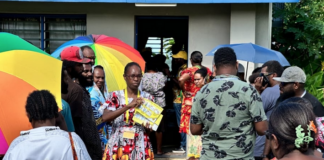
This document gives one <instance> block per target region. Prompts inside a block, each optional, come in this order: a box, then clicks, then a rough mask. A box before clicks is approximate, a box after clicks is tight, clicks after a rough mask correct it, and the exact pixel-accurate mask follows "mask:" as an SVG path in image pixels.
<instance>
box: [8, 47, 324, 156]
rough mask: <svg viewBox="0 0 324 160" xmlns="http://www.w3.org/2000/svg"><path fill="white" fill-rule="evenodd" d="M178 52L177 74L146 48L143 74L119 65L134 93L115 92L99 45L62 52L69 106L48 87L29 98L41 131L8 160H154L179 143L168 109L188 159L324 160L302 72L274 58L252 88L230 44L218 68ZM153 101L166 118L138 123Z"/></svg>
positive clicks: (24, 137) (16, 146) (13, 147)
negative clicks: (167, 143)
mask: <svg viewBox="0 0 324 160" xmlns="http://www.w3.org/2000/svg"><path fill="white" fill-rule="evenodd" d="M171 50H172V66H171V67H172V71H170V68H169V66H168V65H167V64H166V59H167V58H166V57H165V56H163V55H156V56H154V57H153V56H152V52H151V51H150V48H146V49H145V50H143V52H142V53H141V57H143V60H144V61H145V67H144V69H143V67H142V65H141V64H140V63H139V62H136V61H131V62H129V63H127V64H126V65H125V66H123V68H122V69H120V68H119V69H120V70H123V72H122V73H120V74H122V75H123V77H122V79H120V78H119V79H118V80H122V81H124V82H125V88H123V89H120V90H115V91H111V90H110V89H109V88H111V87H114V86H112V85H111V84H109V82H111V81H107V79H109V80H114V79H117V78H116V77H114V75H113V74H111V72H110V70H107V68H105V66H104V65H100V64H98V63H96V62H97V61H98V58H99V56H98V54H97V53H96V51H95V50H94V49H93V48H92V47H90V46H87V45H84V46H81V47H78V46H68V47H65V48H64V49H63V50H62V51H61V52H60V54H59V55H60V61H61V62H62V68H60V70H61V82H60V83H61V85H60V86H61V88H60V90H61V97H59V99H60V102H61V103H62V108H60V107H59V106H60V105H59V104H58V103H57V100H56V98H57V97H55V96H57V95H54V94H53V93H51V92H50V91H49V90H46V89H40V90H35V91H33V92H31V93H30V94H29V95H28V97H24V99H25V101H26V105H25V106H24V109H25V112H26V116H27V118H28V120H29V123H30V125H31V126H32V128H31V129H30V130H22V131H21V132H20V135H19V136H18V137H16V138H15V139H14V140H13V141H12V142H11V143H10V146H9V148H8V150H7V151H6V153H5V154H4V157H2V158H3V160H18V159H53V160H54V159H55V160H63V159H64V160H65V159H69V160H90V159H93V160H154V159H156V156H159V155H163V154H165V150H164V148H163V147H162V145H163V141H164V140H165V139H169V138H171V137H167V136H166V134H165V133H166V130H167V129H168V122H169V121H168V119H167V118H166V117H167V114H168V113H167V112H166V108H168V107H170V108H172V110H173V111H174V114H175V115H174V116H175V117H176V118H175V121H176V122H175V124H177V125H178V126H177V127H178V133H175V134H173V136H174V137H176V136H177V137H180V138H179V141H178V142H177V147H176V148H174V149H173V151H172V152H173V153H175V154H181V155H185V159H188V160H198V159H201V160H211V159H224V160H226V159H231V160H234V159H235V160H253V159H255V160H269V159H285V160H286V159H287V160H289V159H305V160H317V159H322V157H323V151H324V140H323V132H324V129H323V127H322V126H323V123H322V117H324V108H323V105H322V103H321V102H320V101H319V100H318V99H317V98H316V97H314V96H313V95H311V94H310V93H308V92H307V91H306V90H305V83H306V81H307V78H306V74H305V72H304V71H303V70H302V69H301V68H299V67H298V66H282V65H281V64H280V63H279V62H278V61H276V60H269V61H267V62H265V63H263V64H262V66H261V67H259V68H256V69H255V70H254V71H253V73H252V74H251V75H250V76H249V77H247V78H246V79H247V81H248V82H246V80H245V79H244V77H245V75H244V74H245V73H244V67H243V66H242V64H240V63H239V62H238V59H237V53H236V51H234V50H233V49H232V48H230V47H221V48H219V49H217V50H216V51H215V52H214V53H213V58H212V61H213V66H212V68H208V67H206V66H204V65H203V63H202V62H203V61H204V59H203V57H204V53H202V52H200V51H193V52H192V53H190V54H188V53H187V52H186V51H185V50H184V49H183V47H182V46H181V45H179V44H174V45H172V47H171ZM49 74H51V73H49ZM49 83H50V82H49ZM146 102H150V103H152V104H154V105H157V106H159V108H161V110H163V111H161V113H159V114H156V115H157V117H159V118H155V119H154V118H151V117H146V120H147V121H143V123H138V121H137V120H136V119H135V117H136V116H138V115H139V109H140V108H141V107H143V105H144V103H146ZM152 113H153V112H152ZM147 114H148V113H147ZM144 119H145V118H144ZM151 119H154V120H152V121H151ZM157 119H158V122H157ZM144 122H145V123H144ZM152 135H153V136H154V137H155V138H154V139H152V138H151V137H152Z"/></svg>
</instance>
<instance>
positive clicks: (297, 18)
mask: <svg viewBox="0 0 324 160" xmlns="http://www.w3.org/2000/svg"><path fill="white" fill-rule="evenodd" d="M273 18H279V19H282V20H283V25H282V26H280V27H274V28H273V40H274V41H275V42H276V45H274V46H273V49H275V50H279V51H280V52H281V53H283V54H284V56H285V57H286V58H287V59H288V61H289V62H290V63H291V65H297V66H300V67H301V68H304V69H305V71H307V72H308V73H309V74H311V75H312V74H314V73H316V72H318V71H320V70H321V61H323V60H324V56H323V51H324V48H323V46H324V1H323V0H301V1H300V2H299V3H286V4H285V5H284V8H282V9H279V8H275V7H274V12H273Z"/></svg>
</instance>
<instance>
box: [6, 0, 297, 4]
mask: <svg viewBox="0 0 324 160" xmlns="http://www.w3.org/2000/svg"><path fill="white" fill-rule="evenodd" d="M0 1H19V2H94V3H96V2H100V3H297V2H299V1H300V0H0Z"/></svg>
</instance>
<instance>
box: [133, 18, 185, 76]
mask: <svg viewBox="0 0 324 160" xmlns="http://www.w3.org/2000/svg"><path fill="white" fill-rule="evenodd" d="M135 21H136V24H135V48H136V49H137V50H138V51H139V52H140V53H142V51H143V50H144V49H145V48H151V49H152V52H153V56H155V55H157V54H163V55H165V56H166V58H167V60H166V63H167V64H168V65H169V68H170V71H171V70H172V67H171V61H172V57H171V56H172V53H171V50H170V48H171V46H172V44H174V43H179V44H181V45H182V46H183V49H184V50H185V51H186V52H188V25H189V17H187V16H180V17H174V16H168V17H166V16H136V17H135Z"/></svg>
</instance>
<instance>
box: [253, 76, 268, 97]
mask: <svg viewBox="0 0 324 160" xmlns="http://www.w3.org/2000/svg"><path fill="white" fill-rule="evenodd" d="M262 82H263V77H257V78H256V79H255V81H254V87H255V89H256V90H257V91H258V92H259V93H260V94H261V93H262V91H263V90H265V89H266V88H267V87H268V84H266V85H265V86H262Z"/></svg>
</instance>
